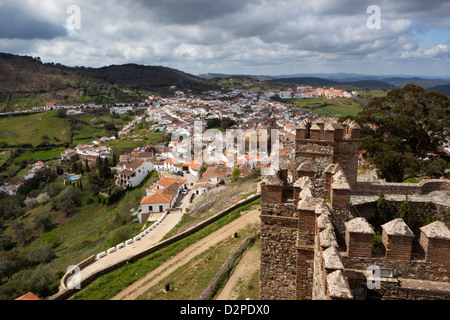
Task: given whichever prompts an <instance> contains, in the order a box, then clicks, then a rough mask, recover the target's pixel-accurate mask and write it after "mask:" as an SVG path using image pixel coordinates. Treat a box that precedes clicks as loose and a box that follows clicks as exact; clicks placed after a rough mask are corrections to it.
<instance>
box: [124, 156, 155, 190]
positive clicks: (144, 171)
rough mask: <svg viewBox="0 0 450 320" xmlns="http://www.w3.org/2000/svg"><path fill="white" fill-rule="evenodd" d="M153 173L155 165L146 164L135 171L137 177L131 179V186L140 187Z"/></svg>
mask: <svg viewBox="0 0 450 320" xmlns="http://www.w3.org/2000/svg"><path fill="white" fill-rule="evenodd" d="M152 171H153V164H152V163H151V162H144V163H143V164H142V165H141V166H140V167H138V168H137V169H136V170H135V173H136V175H135V177H131V179H130V181H131V186H132V187H136V186H138V185H139V184H140V183H141V182H142V181H144V179H145V178H146V177H147V176H148V175H149V173H150V172H152Z"/></svg>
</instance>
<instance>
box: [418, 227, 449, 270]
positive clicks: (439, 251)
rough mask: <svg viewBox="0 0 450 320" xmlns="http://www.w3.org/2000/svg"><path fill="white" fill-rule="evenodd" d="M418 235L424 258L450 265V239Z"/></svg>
mask: <svg viewBox="0 0 450 320" xmlns="http://www.w3.org/2000/svg"><path fill="white" fill-rule="evenodd" d="M422 235H423V233H422V234H421V236H420V245H421V246H422V247H423V248H424V249H425V250H424V253H425V259H426V260H427V261H429V262H433V263H439V264H447V265H449V266H450V241H449V240H444V239H429V238H427V237H426V236H422Z"/></svg>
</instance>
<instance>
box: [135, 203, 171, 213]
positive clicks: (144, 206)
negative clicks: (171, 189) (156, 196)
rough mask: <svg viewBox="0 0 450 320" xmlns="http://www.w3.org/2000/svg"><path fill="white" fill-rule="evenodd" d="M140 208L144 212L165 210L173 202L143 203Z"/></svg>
mask: <svg viewBox="0 0 450 320" xmlns="http://www.w3.org/2000/svg"><path fill="white" fill-rule="evenodd" d="M139 208H140V209H141V210H142V212H165V211H166V210H169V209H170V208H171V203H153V204H141V206H140V207H139ZM161 208H162V211H161Z"/></svg>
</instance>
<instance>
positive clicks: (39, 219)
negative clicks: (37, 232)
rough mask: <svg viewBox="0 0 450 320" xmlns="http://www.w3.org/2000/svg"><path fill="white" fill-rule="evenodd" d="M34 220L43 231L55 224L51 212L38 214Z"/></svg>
mask: <svg viewBox="0 0 450 320" xmlns="http://www.w3.org/2000/svg"><path fill="white" fill-rule="evenodd" d="M33 222H34V223H35V224H36V227H37V228H38V229H41V230H43V231H47V230H49V229H50V228H51V227H52V225H53V223H52V216H51V214H50V213H43V214H40V215H38V216H36V217H35V218H34V219H33Z"/></svg>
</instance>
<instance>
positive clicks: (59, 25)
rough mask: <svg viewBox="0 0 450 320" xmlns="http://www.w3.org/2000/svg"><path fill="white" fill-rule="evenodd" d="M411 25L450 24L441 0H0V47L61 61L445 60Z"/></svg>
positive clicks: (232, 64) (285, 63) (297, 63)
mask: <svg viewBox="0 0 450 320" xmlns="http://www.w3.org/2000/svg"><path fill="white" fill-rule="evenodd" d="M72 4H75V5H78V6H79V8H80V10H81V29H79V30H66V29H65V28H64V23H65V22H66V21H65V20H66V19H67V12H66V9H67V8H68V6H70V5H72ZM370 5H378V6H379V7H380V8H381V19H382V23H381V29H380V30H369V29H368V28H367V26H366V22H367V19H368V18H369V16H370V13H368V12H367V8H368V7H369V6H370ZM418 22H419V23H418ZM419 26H420V28H421V30H420V31H421V32H427V31H428V30H429V28H436V27H438V28H441V29H442V28H450V2H449V1H448V0H447V1H444V0H430V1H420V0H396V1H391V0H377V1H373V0H340V1H338V0H314V1H306V0H305V1H302V0H126V1H123V0H105V1H86V0H45V1H44V0H20V1H18V0H0V51H4V50H7V51H8V52H11V53H14V52H20V53H24V51H25V50H26V48H27V47H28V48H30V49H29V50H28V51H31V52H28V54H31V55H33V56H40V57H41V58H43V59H44V60H46V61H49V62H60V63H64V64H69V65H87V66H102V65H106V64H120V63H128V62H134V63H141V64H158V65H166V66H169V67H175V68H179V69H182V70H185V71H188V72H194V71H193V70H198V69H201V70H202V71H205V69H207V68H211V69H207V70H210V71H218V70H221V71H223V72H225V73H226V72H227V71H228V70H230V71H231V69H234V70H236V69H237V70H241V69H243V68H246V67H249V68H256V67H257V66H262V67H263V68H265V67H267V66H273V67H272V70H277V68H285V70H290V69H292V68H299V67H300V68H303V67H304V66H307V67H308V68H314V67H315V66H316V65H318V64H320V65H322V66H333V65H334V64H335V63H336V62H339V64H340V65H342V66H344V68H345V66H349V67H355V68H357V67H358V65H359V66H362V65H366V66H367V65H373V64H376V63H386V64H385V66H386V69H387V70H391V68H392V67H391V66H392V65H395V66H400V65H403V66H405V68H406V69H407V66H408V63H409V62H411V61H412V62H414V61H419V60H420V61H424V60H423V59H426V58H428V57H435V59H443V60H442V63H443V64H444V65H445V62H446V61H448V60H449V55H450V54H449V52H450V51H449V50H448V47H449V45H448V39H447V38H446V39H442V31H441V36H440V38H439V39H438V38H437V37H436V38H435V39H434V40H433V42H428V43H430V44H429V45H428V47H426V48H423V47H422V45H421V43H420V41H419V39H417V38H416V35H415V32H417V31H418V29H417V28H418V27H419ZM27 39H28V40H27ZM25 42H28V43H29V44H27V43H25ZM14 47H16V48H17V50H14ZM19 48H21V49H19ZM421 59H422V60H421ZM430 63H431V62H430ZM420 67H421V68H422V69H423V70H425V68H426V67H425V64H420ZM434 67H435V70H438V71H439V72H443V71H441V70H442V69H443V68H442V67H441V66H438V65H437V64H435V65H434ZM215 68H218V69H215ZM276 72H278V71H276Z"/></svg>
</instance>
